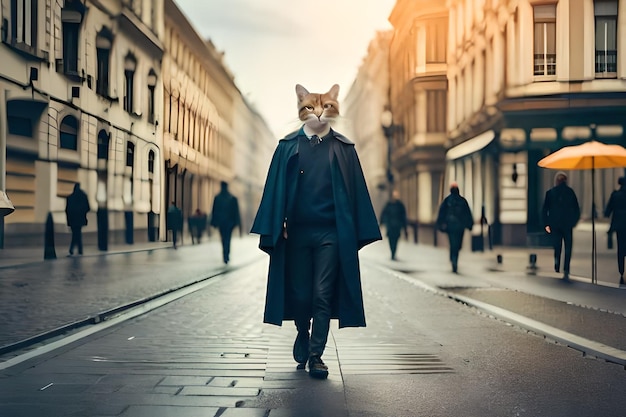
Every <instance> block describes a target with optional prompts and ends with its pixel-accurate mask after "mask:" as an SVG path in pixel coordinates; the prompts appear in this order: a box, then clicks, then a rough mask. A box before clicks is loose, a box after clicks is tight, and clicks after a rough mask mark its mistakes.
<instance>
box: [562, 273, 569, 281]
mask: <svg viewBox="0 0 626 417" xmlns="http://www.w3.org/2000/svg"><path fill="white" fill-rule="evenodd" d="M563 281H569V272H567V271H566V272H565V273H564V274H563Z"/></svg>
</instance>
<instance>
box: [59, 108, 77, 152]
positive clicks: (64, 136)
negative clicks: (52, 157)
mask: <svg viewBox="0 0 626 417" xmlns="http://www.w3.org/2000/svg"><path fill="white" fill-rule="evenodd" d="M59 147H60V148H61V149H71V150H74V151H75V150H77V149H78V120H76V118H75V117H74V116H65V117H64V118H63V120H62V121H61V126H60V127H59Z"/></svg>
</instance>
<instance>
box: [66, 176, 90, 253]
mask: <svg viewBox="0 0 626 417" xmlns="http://www.w3.org/2000/svg"><path fill="white" fill-rule="evenodd" d="M90 210H91V208H90V207H89V199H88V198H87V194H85V192H84V191H83V190H81V189H80V184H79V183H76V184H74V191H72V194H70V195H69V196H67V200H66V203H65V215H66V217H67V225H68V226H69V227H70V229H71V230H72V241H71V243H70V251H69V252H70V255H73V254H74V248H75V247H76V248H78V254H79V255H82V254H83V226H87V213H89V211H90Z"/></svg>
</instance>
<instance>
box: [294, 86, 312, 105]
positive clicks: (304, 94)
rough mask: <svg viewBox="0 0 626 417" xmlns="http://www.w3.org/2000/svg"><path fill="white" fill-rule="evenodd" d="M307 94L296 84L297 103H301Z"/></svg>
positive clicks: (304, 89) (305, 90)
mask: <svg viewBox="0 0 626 417" xmlns="http://www.w3.org/2000/svg"><path fill="white" fill-rule="evenodd" d="M307 94H309V92H308V91H307V89H306V88H304V87H302V86H301V85H300V84H296V95H297V96H298V102H301V101H302V99H303V98H304V97H305V96H306V95H307Z"/></svg>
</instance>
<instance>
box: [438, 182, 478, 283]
mask: <svg viewBox="0 0 626 417" xmlns="http://www.w3.org/2000/svg"><path fill="white" fill-rule="evenodd" d="M473 226H474V218H473V217H472V211H471V210H470V207H469V204H468V203H467V200H466V199H465V198H464V197H462V196H461V194H460V192H459V185H458V184H457V183H456V182H452V183H451V184H450V194H448V196H447V197H446V198H444V199H443V201H442V202H441V205H440V206H439V213H438V215H437V228H438V229H439V231H441V232H444V233H446V234H447V235H448V241H449V246H450V248H449V251H450V263H451V264H452V272H454V273H457V272H458V268H459V252H460V251H461V247H462V246H463V234H464V233H465V229H468V230H472V227H473Z"/></svg>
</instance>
